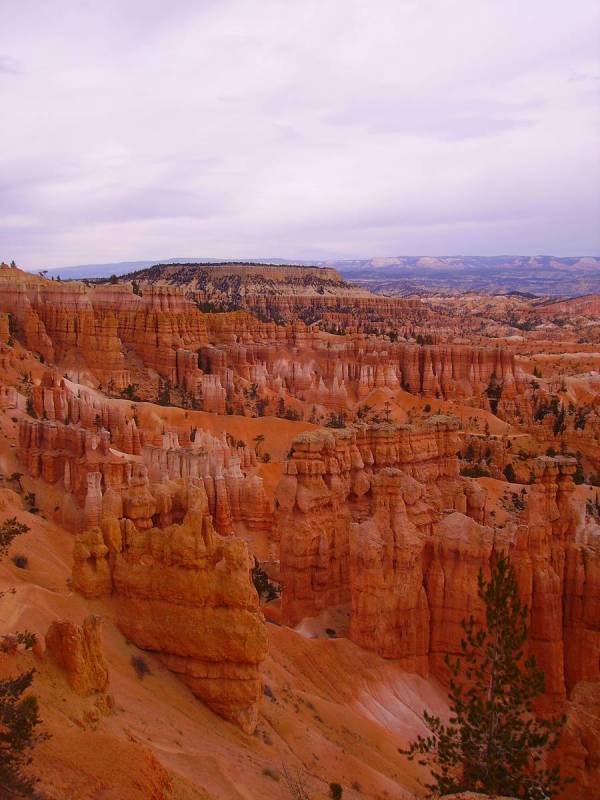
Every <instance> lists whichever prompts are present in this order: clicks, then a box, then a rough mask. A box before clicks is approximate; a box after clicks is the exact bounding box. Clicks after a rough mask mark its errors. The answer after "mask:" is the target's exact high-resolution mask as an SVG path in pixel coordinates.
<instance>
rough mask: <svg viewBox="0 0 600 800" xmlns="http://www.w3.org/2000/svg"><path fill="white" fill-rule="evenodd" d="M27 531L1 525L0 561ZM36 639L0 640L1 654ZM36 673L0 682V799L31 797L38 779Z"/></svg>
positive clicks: (24, 634) (11, 522)
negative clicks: (33, 770)
mask: <svg viewBox="0 0 600 800" xmlns="http://www.w3.org/2000/svg"><path fill="white" fill-rule="evenodd" d="M28 530H29V528H28V527H27V525H24V524H23V523H21V522H17V519H16V517H10V518H9V519H6V520H4V522H2V524H0V558H3V557H4V556H6V554H7V552H8V549H9V547H10V545H11V544H12V542H13V541H14V539H16V537H17V536H20V535H21V534H23V533H27V531H28ZM35 643H36V636H35V634H33V633H30V632H29V631H19V632H18V633H15V634H11V635H6V636H3V637H0V655H1V654H2V653H9V654H10V653H15V652H17V649H18V648H19V647H23V648H25V649H29V648H31V647H33V645H34V644H35ZM34 674H35V670H33V669H30V670H26V671H25V672H21V673H20V674H18V675H16V676H14V677H10V676H9V677H6V678H1V679H0V797H2V798H4V797H7V798H9V797H10V798H12V797H31V796H32V795H33V793H34V789H35V784H36V783H37V779H36V778H35V777H34V776H33V775H31V774H30V772H29V770H28V767H29V765H30V764H31V750H32V749H33V748H34V747H35V746H36V745H37V744H38V743H39V742H40V741H43V740H44V739H47V738H48V736H47V734H45V733H40V732H38V731H37V730H36V729H37V727H38V725H39V724H40V722H41V720H40V718H39V714H38V701H37V698H36V697H34V696H33V695H31V694H27V690H28V689H29V688H30V687H31V684H32V682H33V676H34Z"/></svg>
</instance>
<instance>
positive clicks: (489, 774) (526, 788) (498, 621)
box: [403, 555, 567, 800]
mask: <svg viewBox="0 0 600 800" xmlns="http://www.w3.org/2000/svg"><path fill="white" fill-rule="evenodd" d="M478 589H479V596H480V598H481V599H482V600H483V602H484V605H485V625H480V624H478V623H477V622H476V621H475V619H474V618H473V617H472V616H471V617H470V618H469V619H468V620H465V621H463V623H462V627H463V630H464V638H463V640H462V641H461V652H460V654H459V655H458V656H457V657H456V658H454V659H453V658H451V657H449V656H447V657H446V664H447V666H448V668H449V669H450V674H451V680H450V693H449V699H450V710H451V715H450V718H449V722H448V724H445V723H444V722H443V721H442V720H441V719H440V718H439V717H437V716H435V715H434V714H429V713H427V711H424V712H423V719H424V722H425V725H426V726H427V728H428V730H429V735H428V736H419V737H418V738H417V739H416V740H415V741H414V742H412V743H411V745H410V747H409V749H408V750H406V751H403V752H404V754H405V755H407V756H408V758H409V760H413V759H415V758H416V759H417V760H418V762H419V763H420V764H421V765H423V766H427V765H428V766H429V767H430V774H431V781H432V782H431V783H429V784H426V788H427V789H428V791H429V795H428V796H429V797H430V798H435V797H439V796H440V795H445V794H454V793H458V792H466V791H472V792H481V793H482V794H490V795H504V796H507V797H515V798H522V799H523V800H549V799H550V798H552V797H555V796H556V795H557V794H559V792H560V791H561V790H562V788H563V787H564V786H565V784H566V783H567V781H565V780H563V779H562V778H561V776H560V770H559V767H557V766H548V764H547V755H548V753H549V752H551V751H552V750H553V749H554V748H556V746H557V745H558V741H559V738H560V733H561V730H562V727H563V725H564V722H565V718H564V717H556V718H552V719H542V718H539V717H538V716H537V715H536V713H535V711H534V701H535V699H536V698H537V697H539V696H540V695H541V694H543V692H544V673H543V672H542V671H541V670H540V669H539V667H538V666H537V665H536V662H535V659H534V658H533V657H532V656H527V655H526V653H525V645H526V642H527V635H528V627H527V616H528V609H527V606H525V605H524V604H523V603H521V601H520V599H519V593H518V586H517V580H516V576H515V570H514V567H513V566H512V564H511V563H510V560H509V559H508V557H507V556H505V555H498V556H497V557H496V559H495V561H494V563H493V565H492V573H491V578H490V580H489V582H486V581H485V580H484V577H483V573H482V572H481V571H480V573H479V578H478Z"/></svg>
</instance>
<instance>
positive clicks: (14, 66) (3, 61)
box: [0, 55, 23, 75]
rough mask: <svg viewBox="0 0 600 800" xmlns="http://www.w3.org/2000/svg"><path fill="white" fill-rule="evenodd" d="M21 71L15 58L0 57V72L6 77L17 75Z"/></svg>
mask: <svg viewBox="0 0 600 800" xmlns="http://www.w3.org/2000/svg"><path fill="white" fill-rule="evenodd" d="M22 71H23V68H22V66H21V64H20V63H19V62H18V61H17V59H16V58H11V56H3V55H0V72H4V73H6V74H7V75H19V73H21V72H22Z"/></svg>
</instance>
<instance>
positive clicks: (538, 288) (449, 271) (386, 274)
mask: <svg viewBox="0 0 600 800" xmlns="http://www.w3.org/2000/svg"><path fill="white" fill-rule="evenodd" d="M215 263H221V264H223V265H226V264H242V265H243V264H247V265H248V266H249V267H250V266H252V265H254V266H255V265H257V264H264V265H268V266H293V265H297V266H305V267H333V268H334V269H337V270H338V271H339V272H340V274H341V275H342V277H343V278H344V279H345V280H350V281H353V282H356V283H358V284H360V285H361V286H362V287H363V288H365V289H369V290H371V291H372V292H375V293H377V294H389V295H406V294H415V293H416V294H428V293H431V292H450V293H464V292H481V293H488V294H504V293H508V292H522V293H526V294H533V295H538V296H551V297H576V296H578V295H583V294H592V293H598V292H600V257H596V256H561V257H558V256H552V255H541V256H518V255H498V256H393V257H374V258H366V259H326V260H322V261H317V260H306V261H303V260H290V259H284V258H248V259H210V258H170V259H156V260H149V259H148V260H140V261H122V262H115V263H103V264H85V265H79V266H71V267H62V268H59V267H55V268H51V269H48V270H47V274H48V276H49V277H52V276H54V277H56V276H58V275H60V276H61V278H63V279H78V278H79V279H80V278H106V277H109V276H110V275H117V276H120V275H129V274H132V273H134V272H137V271H138V270H144V269H147V268H149V267H153V266H155V265H157V264H215Z"/></svg>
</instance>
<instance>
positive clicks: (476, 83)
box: [0, 0, 600, 267]
mask: <svg viewBox="0 0 600 800" xmlns="http://www.w3.org/2000/svg"><path fill="white" fill-rule="evenodd" d="M458 5H459V6H460V9H461V11H460V14H457V13H456V9H457V4H456V3H422V2H408V0H375V2H373V3H370V4H364V3H359V2H354V0H330V1H329V2H327V3H322V2H318V0H299V2H297V3H293V4H292V3H281V2H280V0H260V1H259V0H210V2H201V3H198V2H197V0H175V1H174V2H173V3H169V4H168V5H166V4H165V3H164V2H162V0H147V2H146V1H145V0H144V1H143V0H127V1H126V2H123V0H106V2H104V3H97V4H79V5H76V6H74V5H73V4H72V3H70V2H68V0H48V2H47V3H44V4H42V5H40V4H39V3H36V2H35V1H34V0H22V2H21V3H19V4H18V5H16V6H15V8H14V9H13V10H12V12H11V15H10V18H8V19H7V20H6V24H4V23H3V27H2V29H0V52H2V53H4V54H5V55H4V56H2V57H0V73H1V74H0V78H2V82H1V85H0V91H2V102H3V116H4V119H5V120H7V122H6V123H5V124H3V125H2V127H1V128H0V258H4V259H6V258H9V259H10V258H12V257H15V258H16V259H17V260H20V261H21V262H22V263H23V264H25V265H26V266H31V267H35V266H38V265H44V264H49V263H52V264H60V263H69V262H71V263H74V262H80V263H85V262H88V263H89V262H94V261H97V262H104V261H109V260H125V259H136V258H144V257H147V256H149V255H150V256H151V254H153V253H156V252H160V253H163V254H165V255H167V254H169V253H182V252H185V253H190V254H194V255H197V256H202V255H204V254H209V255H211V256H215V257H219V256H221V257H240V256H249V255H252V256H256V255H260V256H263V257H267V256H270V255H277V256H280V257H290V258H311V257H317V256H315V255H314V254H320V255H323V256H324V254H326V256H324V257H329V256H340V255H342V256H343V255H346V256H352V255H357V256H358V255H363V256H369V255H370V256H372V255H390V254H397V253H399V252H413V253H418V252H437V253H444V252H446V253H447V252H451V251H458V250H460V251H461V252H467V253H468V252H472V253H475V252H481V253H494V252H518V251H522V252H524V253H527V252H536V251H537V252H539V251H545V252H550V251H554V252H556V253H557V254H578V253H583V252H593V251H595V252H599V253H600V230H599V228H598V225H597V217H598V216H599V215H600V163H599V159H598V156H597V153H598V152H599V148H598V144H599V142H598V134H599V131H600V101H599V99H598V97H597V91H596V90H597V83H598V81H597V80H596V78H597V76H599V75H600V55H599V54H598V52H597V47H596V38H597V34H598V31H599V30H600V9H599V7H598V6H597V3H596V2H595V0H579V2H578V3H577V4H575V5H573V4H567V0H550V1H549V0H530V2H529V3H527V4H526V5H525V6H524V5H523V3H522V2H520V0H505V2H503V3H491V4H484V3H481V2H480V0H461V3H460V4H458ZM533 34H534V35H533ZM13 53H14V54H18V56H19V59H20V60H19V62H16V61H14V59H12V58H11V56H10V55H9V54H13ZM22 64H25V65H26V67H27V68H26V69H23V68H22V66H21V65H22ZM17 74H18V76H19V79H18V80H12V79H10V78H11V76H12V75H17Z"/></svg>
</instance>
